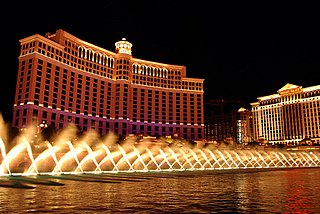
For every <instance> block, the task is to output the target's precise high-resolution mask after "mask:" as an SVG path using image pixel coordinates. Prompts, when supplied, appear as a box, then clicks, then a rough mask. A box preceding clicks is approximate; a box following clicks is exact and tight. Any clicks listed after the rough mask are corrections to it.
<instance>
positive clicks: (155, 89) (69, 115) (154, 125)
mask: <svg viewBox="0 0 320 214" xmlns="http://www.w3.org/2000/svg"><path fill="white" fill-rule="evenodd" d="M19 42H20V45H21V50H20V56H19V57H18V59H19V66H18V77H17V85H16V95H15V101H14V107H13V121H12V126H13V127H17V128H19V129H23V128H25V127H28V126H29V125H31V124H37V126H43V125H46V126H48V125H52V126H54V127H55V128H56V129H62V128H63V127H65V126H66V125H67V124H69V123H73V124H75V125H76V126H77V127H79V129H80V130H82V131H88V130H89V129H94V130H96V131H98V133H100V134H102V135H104V134H107V133H108V132H113V133H116V134H118V135H120V136H126V135H129V134H138V133H140V134H147V135H151V136H167V135H178V136H180V137H183V138H185V139H189V140H197V139H202V138H203V135H204V114H203V110H204V107H203V103H204V102H203V93H204V90H203V82H204V79H198V78H188V77H186V67H185V66H180V65H171V64H164V63H159V62H152V61H147V60H142V59H137V58H133V57H132V51H131V48H132V44H131V43H130V42H128V41H127V40H126V39H125V38H123V39H122V40H120V41H118V42H116V43H115V52H112V51H109V50H105V49H103V48H101V47H98V46H95V45H93V44H91V43H89V42H86V41H83V40H81V39H79V38H77V37H75V36H73V35H71V34H70V33H68V32H66V31H63V30H61V29H59V30H57V31H56V32H55V33H53V34H50V33H47V34H45V36H41V35H39V34H35V35H32V36H29V37H26V38H23V39H21V40H19ZM155 51H156V50H155Z"/></svg>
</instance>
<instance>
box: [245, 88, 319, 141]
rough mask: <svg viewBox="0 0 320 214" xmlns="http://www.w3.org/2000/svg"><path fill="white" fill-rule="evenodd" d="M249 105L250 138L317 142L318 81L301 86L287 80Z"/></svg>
mask: <svg viewBox="0 0 320 214" xmlns="http://www.w3.org/2000/svg"><path fill="white" fill-rule="evenodd" d="M251 106H252V118H253V139H256V140H259V139H262V140H266V141H267V142H268V143H270V144H273V145H279V144H283V145H289V146H290V145H292V146H294V145H300V144H302V142H307V141H309V142H310V141H311V142H312V144H320V85H316V86H311V87H306V88H303V87H302V86H298V85H294V84H290V83H288V84H286V85H285V86H283V87H282V88H281V89H279V90H278V91H277V93H276V94H273V95H269V96H263V97H259V98H258V101H257V102H255V103H251ZM311 142H310V143H311Z"/></svg>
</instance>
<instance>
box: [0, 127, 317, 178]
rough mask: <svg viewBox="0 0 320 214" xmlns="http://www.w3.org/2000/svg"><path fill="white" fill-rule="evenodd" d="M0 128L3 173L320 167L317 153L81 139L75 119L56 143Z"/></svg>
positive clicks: (0, 170)
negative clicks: (8, 137) (6, 133)
mask: <svg viewBox="0 0 320 214" xmlns="http://www.w3.org/2000/svg"><path fill="white" fill-rule="evenodd" d="M0 128H1V129H0V130H2V133H0V149H1V153H0V176H7V175H42V174H49V175H55V174H84V173H115V172H152V171H185V170H225V169H254V168H258V169H266V168H271V169H272V168H296V167H319V166H320V154H319V153H318V152H304V151H299V152H298V151H280V150H274V151H268V152H267V151H260V150H254V149H251V150H250V149H228V148H227V147H226V148H218V147H216V146H213V145H212V146H206V147H198V146H191V145H188V144H186V143H185V142H183V143H180V144H178V145H177V144H172V145H169V144H166V143H164V142H163V141H161V140H158V141H157V142H152V141H144V142H140V143H138V141H136V140H134V139H127V140H124V141H123V142H121V143H119V142H118V141H117V138H116V137H115V136H114V135H112V134H109V135H107V136H106V137H105V138H104V139H100V138H99V136H98V135H97V134H96V133H94V132H88V133H87V134H85V135H82V136H81V137H80V138H79V137H78V136H77V135H76V132H77V129H76V128H75V127H74V126H72V125H71V124H70V125H69V126H68V127H66V128H65V129H63V130H61V131H60V132H59V133H58V134H57V136H56V137H55V140H54V141H53V142H48V141H40V143H39V140H38V142H36V143H35V141H36V140H35V138H34V136H35V134H34V133H35V132H34V130H33V129H30V130H28V131H25V132H24V133H21V134H20V135H19V136H17V137H16V138H15V139H14V141H13V142H10V144H9V143H8V142H7V141H6V140H5V139H6V137H3V136H4V133H3V132H4V131H5V130H6V129H5V126H4V125H3V124H2V125H1V124H0ZM11 144H12V145H11Z"/></svg>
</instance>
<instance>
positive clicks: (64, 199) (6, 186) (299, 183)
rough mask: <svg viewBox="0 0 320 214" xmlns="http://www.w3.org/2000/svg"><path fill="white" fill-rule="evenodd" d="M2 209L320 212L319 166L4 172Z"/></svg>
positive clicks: (0, 181) (0, 196)
mask: <svg viewBox="0 0 320 214" xmlns="http://www.w3.org/2000/svg"><path fill="white" fill-rule="evenodd" d="M0 212H1V213H320V168H305V169H302V168H299V169H280V170H216V171H195V172H190V171H189V172H174V173H170V172H164V173H118V174H115V175H114V174H103V175H82V176H75V175H63V176H38V177H37V178H32V177H30V178H29V177H16V176H14V178H11V177H4V178H1V179H0Z"/></svg>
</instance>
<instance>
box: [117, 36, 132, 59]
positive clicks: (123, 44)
mask: <svg viewBox="0 0 320 214" xmlns="http://www.w3.org/2000/svg"><path fill="white" fill-rule="evenodd" d="M115 46H116V53H124V54H129V55H131V47H132V44H131V43H130V42H128V41H127V40H126V38H122V40H121V41H119V42H116V43H115Z"/></svg>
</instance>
